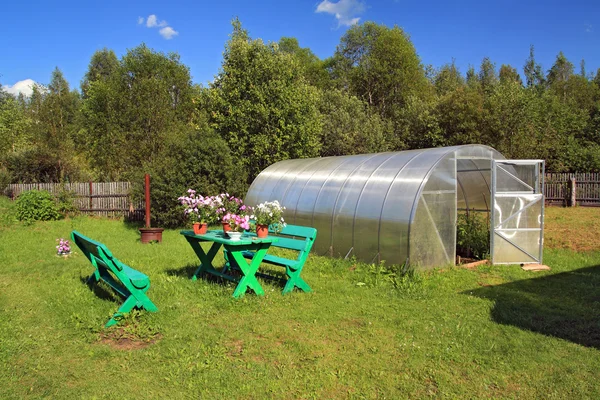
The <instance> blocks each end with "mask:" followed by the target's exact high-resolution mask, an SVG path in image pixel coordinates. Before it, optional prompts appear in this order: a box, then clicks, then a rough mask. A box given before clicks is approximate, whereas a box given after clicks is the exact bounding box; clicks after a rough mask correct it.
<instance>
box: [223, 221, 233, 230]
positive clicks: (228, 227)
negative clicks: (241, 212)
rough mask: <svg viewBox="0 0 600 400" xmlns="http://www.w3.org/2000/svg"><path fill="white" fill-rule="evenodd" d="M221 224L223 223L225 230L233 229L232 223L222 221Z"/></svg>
mask: <svg viewBox="0 0 600 400" xmlns="http://www.w3.org/2000/svg"><path fill="white" fill-rule="evenodd" d="M221 224H223V232H229V231H231V225H229V222H221Z"/></svg>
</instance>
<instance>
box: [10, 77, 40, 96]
mask: <svg viewBox="0 0 600 400" xmlns="http://www.w3.org/2000/svg"><path fill="white" fill-rule="evenodd" d="M34 85H38V83H37V82H36V81H34V80H33V79H24V80H22V81H19V82H17V83H15V84H14V85H12V86H10V85H6V86H2V88H3V89H4V91H6V92H7V93H10V94H13V95H15V96H18V95H19V93H23V95H25V96H27V97H29V96H31V93H33V86H34Z"/></svg>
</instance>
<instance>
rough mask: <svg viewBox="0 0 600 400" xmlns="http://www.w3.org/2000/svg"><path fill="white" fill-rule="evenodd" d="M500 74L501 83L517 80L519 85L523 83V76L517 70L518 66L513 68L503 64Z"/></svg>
mask: <svg viewBox="0 0 600 400" xmlns="http://www.w3.org/2000/svg"><path fill="white" fill-rule="evenodd" d="M499 76H500V83H508V82H516V83H518V84H519V85H522V84H523V81H522V80H521V76H520V75H519V73H518V72H517V70H516V68H513V67H512V66H510V65H508V64H502V66H501V67H500V73H499Z"/></svg>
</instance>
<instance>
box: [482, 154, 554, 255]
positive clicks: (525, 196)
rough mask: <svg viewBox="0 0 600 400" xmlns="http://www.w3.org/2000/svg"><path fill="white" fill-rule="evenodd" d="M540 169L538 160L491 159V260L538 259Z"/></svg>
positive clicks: (540, 238) (541, 199)
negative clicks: (492, 161) (492, 160)
mask: <svg viewBox="0 0 600 400" xmlns="http://www.w3.org/2000/svg"><path fill="white" fill-rule="evenodd" d="M543 170H544V162H543V161H541V160H503V161H495V162H494V163H493V170H492V172H493V175H492V180H493V185H492V191H493V207H492V225H493V229H492V233H491V236H490V239H491V243H490V245H491V250H490V252H491V254H492V262H493V263H494V264H513V263H541V262H542V250H543V221H544V196H543Z"/></svg>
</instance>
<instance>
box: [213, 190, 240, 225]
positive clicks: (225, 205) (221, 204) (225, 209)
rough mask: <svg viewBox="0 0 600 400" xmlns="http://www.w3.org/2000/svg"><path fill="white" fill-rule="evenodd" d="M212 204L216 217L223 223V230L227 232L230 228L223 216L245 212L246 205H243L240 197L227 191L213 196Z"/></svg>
mask: <svg viewBox="0 0 600 400" xmlns="http://www.w3.org/2000/svg"><path fill="white" fill-rule="evenodd" d="M214 204H215V209H216V213H217V216H218V218H219V219H220V220H221V223H222V224H223V231H224V232H229V230H230V229H231V227H230V222H229V220H225V216H226V215H228V214H230V215H242V214H245V212H246V210H247V208H248V207H246V205H244V202H243V201H242V200H241V199H238V198H237V197H235V196H231V195H230V194H229V193H221V194H219V195H217V196H215V197H214Z"/></svg>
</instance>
